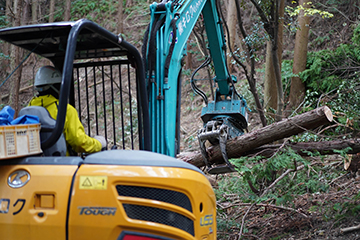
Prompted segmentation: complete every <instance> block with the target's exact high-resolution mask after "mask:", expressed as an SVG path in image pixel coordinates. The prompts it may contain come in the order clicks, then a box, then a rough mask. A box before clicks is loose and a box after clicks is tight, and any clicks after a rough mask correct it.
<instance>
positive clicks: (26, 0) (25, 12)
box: [21, 0, 30, 25]
mask: <svg viewBox="0 0 360 240" xmlns="http://www.w3.org/2000/svg"><path fill="white" fill-rule="evenodd" d="M23 5H24V6H23V10H22V11H23V14H22V21H21V25H27V24H29V19H30V0H24V3H23Z"/></svg>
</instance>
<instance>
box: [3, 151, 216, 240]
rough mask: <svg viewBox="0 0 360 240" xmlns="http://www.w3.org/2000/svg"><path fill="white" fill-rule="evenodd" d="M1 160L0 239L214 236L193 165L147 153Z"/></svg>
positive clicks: (209, 200) (212, 208)
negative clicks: (84, 157)
mask: <svg viewBox="0 0 360 240" xmlns="http://www.w3.org/2000/svg"><path fill="white" fill-rule="evenodd" d="M12 161H13V162H11V161H10V160H6V161H1V162H0V164H1V165H2V166H1V168H0V181H1V183H2V184H1V189H0V239H17V240H21V239H27V240H29V239H36V240H42V239H44V240H45V239H52V240H53V239H61V240H64V239H68V240H81V239H104V240H105V239H117V240H122V239H124V240H127V239H216V227H215V226H216V224H215V221H216V200H215V195H214V192H213V190H212V188H211V185H210V184H209V182H208V180H207V179H206V177H205V176H204V175H203V173H202V172H201V171H200V170H197V168H196V167H194V166H192V165H190V164H186V163H183V162H182V161H178V160H176V159H174V158H171V157H168V156H164V155H161V154H156V153H151V152H146V151H128V150H113V151H105V152H100V153H96V154H93V155H90V156H88V157H87V158H86V159H85V160H83V159H81V158H79V157H58V158H54V157H51V158H46V157H45V158H44V157H41V158H40V157H38V158H25V159H22V160H12Z"/></svg>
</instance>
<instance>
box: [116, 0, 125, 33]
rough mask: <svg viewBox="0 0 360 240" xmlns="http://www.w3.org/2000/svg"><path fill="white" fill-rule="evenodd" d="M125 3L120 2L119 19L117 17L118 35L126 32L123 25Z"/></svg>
mask: <svg viewBox="0 0 360 240" xmlns="http://www.w3.org/2000/svg"><path fill="white" fill-rule="evenodd" d="M123 18H124V17H123V1H118V17H117V24H118V25H117V33H118V34H120V33H123V32H124V24H123Z"/></svg>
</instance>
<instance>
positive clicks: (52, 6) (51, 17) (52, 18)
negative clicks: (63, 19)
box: [49, 0, 55, 23]
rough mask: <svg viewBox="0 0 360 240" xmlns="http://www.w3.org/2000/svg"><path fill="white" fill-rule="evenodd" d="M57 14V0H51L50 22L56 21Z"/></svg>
mask: <svg viewBox="0 0 360 240" xmlns="http://www.w3.org/2000/svg"><path fill="white" fill-rule="evenodd" d="M54 14H55V0H50V10H49V22H50V23H52V22H54Z"/></svg>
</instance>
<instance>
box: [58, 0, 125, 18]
mask: <svg viewBox="0 0 360 240" xmlns="http://www.w3.org/2000/svg"><path fill="white" fill-rule="evenodd" d="M119 2H122V1H119ZM70 15H71V0H66V2H65V11H64V21H70Z"/></svg>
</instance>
